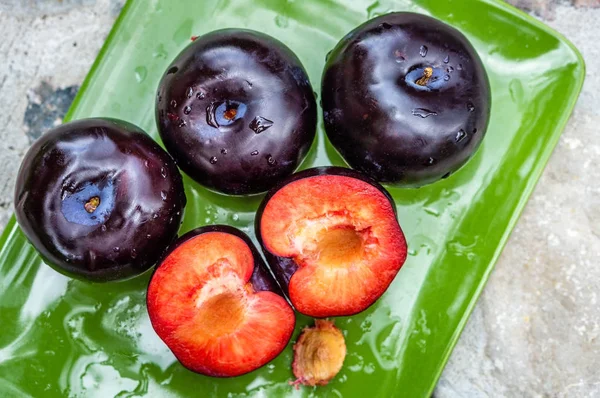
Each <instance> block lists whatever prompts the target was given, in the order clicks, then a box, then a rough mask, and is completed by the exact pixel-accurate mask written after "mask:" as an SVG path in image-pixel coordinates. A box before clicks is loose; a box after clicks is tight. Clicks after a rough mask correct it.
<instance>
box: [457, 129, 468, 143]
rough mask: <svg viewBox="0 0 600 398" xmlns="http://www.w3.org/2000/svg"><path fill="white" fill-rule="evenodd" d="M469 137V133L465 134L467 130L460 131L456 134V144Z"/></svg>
mask: <svg viewBox="0 0 600 398" xmlns="http://www.w3.org/2000/svg"><path fill="white" fill-rule="evenodd" d="M466 136H467V133H466V132H465V130H463V129H460V130H458V133H456V139H455V140H456V142H461V141H462V140H464V139H465V137H466Z"/></svg>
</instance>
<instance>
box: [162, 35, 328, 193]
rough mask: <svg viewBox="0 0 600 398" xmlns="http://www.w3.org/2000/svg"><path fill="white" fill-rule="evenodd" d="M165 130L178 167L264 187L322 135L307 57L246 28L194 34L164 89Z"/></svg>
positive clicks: (230, 185) (215, 183)
mask: <svg viewBox="0 0 600 398" xmlns="http://www.w3.org/2000/svg"><path fill="white" fill-rule="evenodd" d="M156 118H157V122H158V129H159V132H160V136H161V138H162V140H163V143H164V144H165V147H166V148H167V150H168V151H169V152H170V153H171V155H172V156H173V157H174V158H175V160H176V161H177V163H178V165H179V167H181V169H182V170H183V171H184V172H185V173H187V174H188V175H189V176H190V177H191V178H192V179H194V180H196V181H197V182H198V183H200V184H202V185H204V186H206V187H207V188H209V189H211V190H215V191H218V192H222V193H226V194H232V195H246V194H256V193H260V192H264V191H266V190H268V189H269V188H271V187H272V186H273V185H275V184H276V183H277V182H278V181H281V180H282V179H283V178H285V177H286V176H288V175H289V174H291V173H293V172H294V170H296V168H297V167H298V166H299V165H300V163H301V161H302V160H303V159H304V157H305V155H306V154H307V152H308V150H309V149H310V146H311V143H312V142H313V139H314V137H315V130H316V120H317V113H316V102H315V97H314V93H313V89H312V87H311V84H310V82H309V80H308V76H307V74H306V71H305V70H304V67H303V66H302V64H301V63H300V60H299V59H298V58H297V57H296V55H294V53H293V52H292V51H291V50H290V49H289V48H287V47H286V46H285V45H284V44H283V43H281V42H280V41H278V40H276V39H274V38H272V37H270V36H267V35H265V34H262V33H259V32H254V31H251V30H243V29H224V30H218V31H214V32H211V33H208V34H206V35H204V36H200V37H198V38H195V40H194V41H193V42H192V43H191V44H190V45H189V46H188V47H186V48H185V49H184V50H183V51H182V52H181V53H180V54H179V55H178V56H177V58H175V60H174V61H173V63H172V64H171V65H170V66H169V67H168V69H167V71H166V72H165V75H164V76H163V78H162V80H161V82H160V86H159V88H158V95H157V99H156Z"/></svg>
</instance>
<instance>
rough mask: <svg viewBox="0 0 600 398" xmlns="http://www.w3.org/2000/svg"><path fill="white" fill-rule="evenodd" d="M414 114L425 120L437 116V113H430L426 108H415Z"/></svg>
mask: <svg viewBox="0 0 600 398" xmlns="http://www.w3.org/2000/svg"><path fill="white" fill-rule="evenodd" d="M412 114H413V115H414V116H419V117H421V118H423V119H425V118H426V117H429V116H437V112H434V111H430V110H429V109H425V108H415V109H413V110H412Z"/></svg>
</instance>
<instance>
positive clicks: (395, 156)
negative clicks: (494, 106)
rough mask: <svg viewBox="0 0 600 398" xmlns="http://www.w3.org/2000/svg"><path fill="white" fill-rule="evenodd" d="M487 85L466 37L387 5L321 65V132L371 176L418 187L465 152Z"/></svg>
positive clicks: (484, 113)
mask: <svg viewBox="0 0 600 398" xmlns="http://www.w3.org/2000/svg"><path fill="white" fill-rule="evenodd" d="M490 103H491V94H490V84H489V81H488V77H487V75H486V72H485V69H484V67H483V64H482V62H481V60H480V58H479V56H478V55H477V53H476V52H475V49H474V48H473V46H472V45H471V44H470V43H469V41H468V40H467V38H466V37H465V36H464V35H463V34H462V33H460V32H459V31H458V30H456V29H454V28H453V27H451V26H449V25H446V24H444V23H442V22H440V21H438V20H436V19H433V18H431V17H428V16H425V15H419V14H414V13H392V14H387V15H383V16H381V17H377V18H375V19H372V20H370V21H368V22H366V23H365V24H363V25H361V26H359V27H357V28H356V29H354V30H353V31H352V32H350V33H349V34H348V35H346V36H345V37H344V38H343V39H342V40H341V41H340V42H339V43H338V44H337V45H336V47H335V48H334V49H333V50H332V52H331V54H330V56H329V58H328V60H327V63H326V66H325V70H324V73H323V79H322V105H323V118H324V121H325V130H326V132H327V136H328V137H329V140H330V141H331V143H332V144H333V146H334V147H335V148H336V149H337V150H338V152H339V153H340V154H341V155H342V157H343V158H344V159H345V160H346V162H347V163H348V164H349V165H350V166H351V167H352V168H354V169H356V170H359V171H361V172H363V173H365V174H367V175H369V176H371V177H372V178H374V179H375V180H377V181H379V182H383V183H389V184H394V185H398V186H408V187H410V186H413V187H415V186H416V187H418V186H422V185H425V184H429V183H432V182H435V181H437V180H439V179H441V178H445V177H448V176H449V175H450V174H451V173H454V172H455V171H457V170H458V169H459V168H460V167H461V166H463V165H464V164H465V163H466V162H467V161H468V160H469V158H470V157H471V156H472V155H473V154H474V153H475V151H476V150H477V148H478V147H479V145H480V144H481V141H482V140H483V137H484V135H485V132H486V129H487V125H488V120H489V117H490Z"/></svg>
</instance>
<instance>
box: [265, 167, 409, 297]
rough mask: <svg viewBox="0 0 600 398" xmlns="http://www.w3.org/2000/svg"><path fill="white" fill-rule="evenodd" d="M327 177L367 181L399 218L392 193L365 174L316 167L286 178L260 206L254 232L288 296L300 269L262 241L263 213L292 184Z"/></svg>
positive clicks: (335, 168)
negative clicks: (293, 276) (291, 284)
mask: <svg viewBox="0 0 600 398" xmlns="http://www.w3.org/2000/svg"><path fill="white" fill-rule="evenodd" d="M326 175H335V176H344V177H351V178H356V179H359V180H361V181H365V182H367V183H369V184H371V185H373V186H374V187H376V188H377V189H378V190H379V191H380V192H381V193H383V194H384V195H385V197H386V198H387V199H388V200H389V201H390V203H391V205H392V208H393V210H394V214H396V216H397V211H396V204H395V202H394V198H392V196H391V195H390V193H389V192H388V191H387V190H386V189H385V188H384V187H382V186H381V185H380V184H378V183H377V182H376V181H375V180H373V179H372V178H370V177H368V176H366V175H364V174H361V173H359V172H357V171H355V170H352V169H348V168H345V167H337V166H323V167H314V168H311V169H306V170H302V171H299V172H298V173H295V174H293V175H291V176H289V177H288V178H286V179H285V180H284V181H281V182H280V183H278V184H277V185H276V186H275V187H273V188H272V189H271V190H270V191H269V192H268V193H267V194H266V195H265V198H264V199H263V201H262V202H261V204H260V206H259V207H258V210H257V211H256V218H255V220H256V221H255V223H254V228H255V231H254V232H255V234H256V238H257V239H258V242H259V243H260V245H261V248H262V252H263V254H264V255H265V258H266V259H267V263H268V264H269V266H270V268H271V271H272V272H273V274H274V275H275V278H276V280H277V281H278V282H279V285H280V286H281V288H282V289H283V291H284V293H285V294H286V295H288V285H289V283H290V279H292V275H294V273H295V272H296V271H297V270H298V268H299V267H298V264H297V263H296V261H294V259H293V258H288V257H279V256H275V255H273V254H272V253H271V252H270V251H269V250H268V249H267V248H266V246H265V244H264V242H263V239H262V234H261V231H260V223H261V220H262V216H263V212H264V210H265V207H266V206H267V203H269V201H270V200H271V198H272V197H273V196H274V195H275V194H276V193H277V192H278V191H279V190H280V189H281V188H283V187H285V186H286V185H288V184H291V183H292V182H294V181H298V180H301V179H304V178H309V177H315V176H326Z"/></svg>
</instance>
